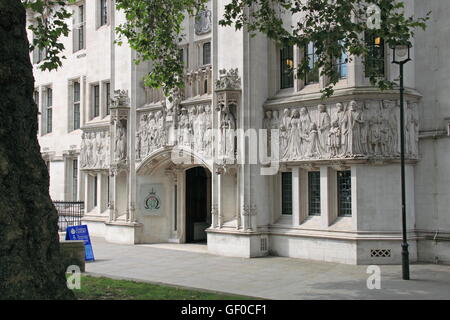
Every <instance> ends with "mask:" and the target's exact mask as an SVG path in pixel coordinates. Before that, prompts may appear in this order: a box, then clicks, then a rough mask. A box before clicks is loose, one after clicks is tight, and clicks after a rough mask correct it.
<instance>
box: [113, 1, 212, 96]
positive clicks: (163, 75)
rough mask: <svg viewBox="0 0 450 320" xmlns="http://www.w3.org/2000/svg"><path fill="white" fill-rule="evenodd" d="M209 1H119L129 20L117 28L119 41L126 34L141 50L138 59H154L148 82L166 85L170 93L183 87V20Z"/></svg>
mask: <svg viewBox="0 0 450 320" xmlns="http://www.w3.org/2000/svg"><path fill="white" fill-rule="evenodd" d="M206 2H207V0H158V1H156V0H149V1H141V0H117V2H116V7H117V8H118V9H122V10H123V11H124V12H125V15H126V20H127V22H126V23H125V24H122V25H119V26H118V27H117V28H116V31H117V34H118V35H119V40H118V41H117V42H118V43H119V44H121V43H122V42H123V40H122V39H123V37H125V38H126V39H127V40H128V43H129V45H130V46H131V48H132V49H134V50H135V51H136V52H137V53H138V57H137V58H136V60H135V62H136V63H140V62H141V61H151V62H152V71H151V72H150V73H149V74H148V75H147V77H146V78H145V79H144V82H145V85H147V86H150V87H154V88H159V87H162V88H163V89H164V92H165V94H166V95H169V92H170V90H171V89H172V88H175V87H183V85H184V82H183V62H182V61H181V59H180V57H179V47H178V43H179V42H180V41H181V40H182V39H183V36H184V35H183V29H182V23H183V19H184V17H185V16H186V14H187V15H195V14H196V13H197V12H198V11H199V10H202V9H203V8H204V4H205V3H206Z"/></svg>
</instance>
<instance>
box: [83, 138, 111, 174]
mask: <svg viewBox="0 0 450 320" xmlns="http://www.w3.org/2000/svg"><path fill="white" fill-rule="evenodd" d="M109 155H110V136H109V131H106V130H104V131H87V132H83V134H82V139H81V152H80V158H81V159H80V166H81V169H107V168H108V167H109V164H110V160H109Z"/></svg>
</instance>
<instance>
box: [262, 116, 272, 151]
mask: <svg viewBox="0 0 450 320" xmlns="http://www.w3.org/2000/svg"><path fill="white" fill-rule="evenodd" d="M272 120H273V119H272V111H271V110H266V112H265V116H264V119H263V129H266V130H267V131H266V132H267V142H266V148H267V153H268V154H270V143H271V141H272V131H271V129H272V125H273V123H272Z"/></svg>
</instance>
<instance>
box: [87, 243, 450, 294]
mask: <svg viewBox="0 0 450 320" xmlns="http://www.w3.org/2000/svg"><path fill="white" fill-rule="evenodd" d="M92 241H93V249H94V254H95V258H96V261H95V262H92V263H87V265H86V271H87V272H88V273H93V274H97V275H105V276H109V277H114V278H122V279H134V280H141V281H148V282H154V283H166V284H171V285H177V286H184V287H192V288H201V289H207V290H214V291H221V292H229V293H234V294H241V295H247V296H255V297H262V298H268V299H389V300H391V299H450V267H449V266H444V265H433V264H415V265H412V266H411V279H412V280H410V281H403V280H401V267H400V266H381V289H380V290H376V289H374V290H369V289H367V285H366V281H367V277H368V276H369V274H367V273H366V269H367V266H352V265H344V264H336V263H328V262H313V261H309V260H300V259H292V258H283V257H264V258H254V259H245V258H229V257H221V256H216V255H212V254H208V253H207V252H206V250H205V246H201V245H187V246H184V245H174V244H160V245H118V244H111V243H107V242H105V241H104V240H103V239H100V238H93V239H92Z"/></svg>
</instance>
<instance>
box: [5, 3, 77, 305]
mask: <svg viewBox="0 0 450 320" xmlns="http://www.w3.org/2000/svg"><path fill="white" fill-rule="evenodd" d="M28 45H29V44H28V40H27V33H26V13H25V9H24V7H23V5H22V4H21V1H20V0H0V121H1V122H0V299H70V298H73V293H72V292H71V291H70V290H69V289H67V287H66V280H65V270H64V266H63V264H62V263H61V259H60V252H59V239H58V227H57V223H58V222H57V221H58V215H57V212H56V210H55V208H54V206H53V204H52V201H51V199H50V196H49V192H48V188H49V176H48V171H47V167H46V165H45V163H44V161H43V159H42V157H41V153H40V148H39V143H38V141H37V130H38V121H37V113H38V110H37V106H36V104H35V103H34V101H33V89H34V78H33V71H32V66H31V62H30V56H29V50H28Z"/></svg>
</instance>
